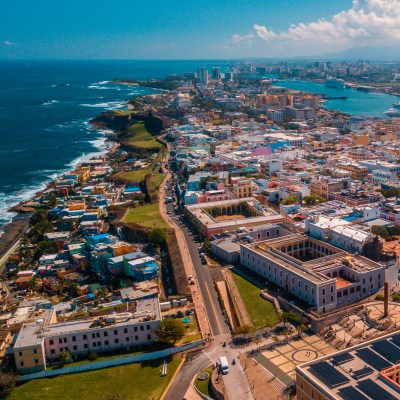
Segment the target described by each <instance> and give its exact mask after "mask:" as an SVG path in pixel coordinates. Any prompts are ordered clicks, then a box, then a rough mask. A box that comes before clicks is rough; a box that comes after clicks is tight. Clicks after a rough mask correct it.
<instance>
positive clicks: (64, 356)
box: [60, 350, 71, 365]
mask: <svg viewBox="0 0 400 400" xmlns="http://www.w3.org/2000/svg"><path fill="white" fill-rule="evenodd" d="M60 362H61V364H62V365H64V364H68V363H70V362H71V354H70V352H69V351H67V350H61V351H60Z"/></svg>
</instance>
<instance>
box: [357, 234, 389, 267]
mask: <svg viewBox="0 0 400 400" xmlns="http://www.w3.org/2000/svg"><path fill="white" fill-rule="evenodd" d="M362 254H363V255H364V256H365V257H367V258H370V259H371V260H374V261H381V260H383V259H384V258H385V254H384V250H383V244H382V242H381V241H380V240H379V238H378V236H375V237H374V238H373V240H372V241H371V242H367V243H365V244H364V246H363V248H362Z"/></svg>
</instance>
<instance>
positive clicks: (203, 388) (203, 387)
mask: <svg viewBox="0 0 400 400" xmlns="http://www.w3.org/2000/svg"><path fill="white" fill-rule="evenodd" d="M212 371H213V370H212V368H207V369H205V370H204V371H201V372H208V374H209V377H208V378H207V379H204V380H203V381H201V380H200V379H199V378H198V377H197V378H196V380H195V381H194V384H195V386H196V388H197V390H199V391H200V392H201V393H203V394H205V395H206V396H208V397H210V398H211V399H215V397H214V395H213V393H212V390H211V387H210V386H211V383H210V381H211V375H212Z"/></svg>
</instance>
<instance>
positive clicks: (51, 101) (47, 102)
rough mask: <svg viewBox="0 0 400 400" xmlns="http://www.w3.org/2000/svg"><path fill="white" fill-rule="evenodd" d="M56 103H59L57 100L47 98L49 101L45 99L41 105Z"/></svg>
mask: <svg viewBox="0 0 400 400" xmlns="http://www.w3.org/2000/svg"><path fill="white" fill-rule="evenodd" d="M56 103H59V100H49V101H45V102H43V103H42V104H41V105H42V106H50V105H52V104H56Z"/></svg>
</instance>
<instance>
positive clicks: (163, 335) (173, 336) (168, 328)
mask: <svg viewBox="0 0 400 400" xmlns="http://www.w3.org/2000/svg"><path fill="white" fill-rule="evenodd" d="M155 332H156V335H157V337H158V339H159V340H160V341H161V342H167V343H172V344H175V343H176V342H177V341H178V340H180V339H182V338H183V337H184V336H185V325H184V324H183V322H182V321H181V320H180V319H174V318H164V319H163V320H162V321H161V324H160V326H159V327H158V328H157V329H156V330H155Z"/></svg>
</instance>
